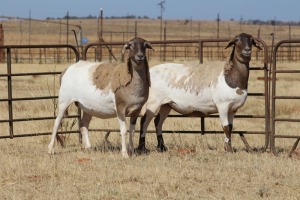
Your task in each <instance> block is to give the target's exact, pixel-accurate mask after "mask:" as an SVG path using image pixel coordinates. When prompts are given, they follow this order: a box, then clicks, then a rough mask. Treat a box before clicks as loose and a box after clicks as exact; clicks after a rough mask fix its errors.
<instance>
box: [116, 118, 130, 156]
mask: <svg viewBox="0 0 300 200" xmlns="http://www.w3.org/2000/svg"><path fill="white" fill-rule="evenodd" d="M118 121H119V126H120V134H121V144H122V150H121V151H122V156H123V157H124V158H128V157H129V155H128V152H127V148H126V133H127V128H126V118H125V115H118Z"/></svg>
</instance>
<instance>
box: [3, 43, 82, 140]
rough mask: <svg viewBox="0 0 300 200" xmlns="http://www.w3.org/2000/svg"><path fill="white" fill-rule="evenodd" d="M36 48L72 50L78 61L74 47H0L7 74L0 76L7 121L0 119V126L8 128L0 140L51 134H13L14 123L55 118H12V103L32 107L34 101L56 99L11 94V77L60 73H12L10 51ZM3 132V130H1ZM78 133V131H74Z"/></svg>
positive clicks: (52, 117) (55, 73)
mask: <svg viewBox="0 0 300 200" xmlns="http://www.w3.org/2000/svg"><path fill="white" fill-rule="evenodd" d="M37 48H56V49H62V48H64V49H68V50H70V49H71V50H72V51H73V53H74V55H75V58H74V59H75V61H78V60H79V53H78V51H77V49H76V48H75V47H74V46H71V45H5V46H0V49H6V54H7V58H6V61H7V62H6V64H7V72H6V73H3V74H0V78H1V77H5V78H6V79H7V80H6V84H7V98H0V103H1V102H7V104H8V117H7V119H0V124H8V128H9V134H8V135H3V134H2V135H1V133H0V139H1V138H11V139H12V138H14V137H26V136H37V135H48V134H51V132H39V133H26V134H22V133H17V134H15V133H14V123H16V122H26V121H40V120H54V119H55V116H45V117H32V116H29V117H26V118H16V117H14V112H13V107H14V103H16V102H24V101H30V102H32V105H33V106H34V105H35V103H36V101H39V100H47V99H56V98H57V96H56V95H50V96H49V95H48V96H34V97H14V93H13V83H14V82H13V80H12V78H13V77H30V76H31V77H34V76H49V75H57V74H60V73H61V72H34V73H27V72H26V73H14V72H13V71H12V69H13V68H12V49H37ZM23 112H26V107H25V108H24V109H23ZM70 118H78V115H73V116H70ZM2 131H3V130H2ZM67 132H74V131H67ZM76 132H78V131H76Z"/></svg>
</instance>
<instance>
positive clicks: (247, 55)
mask: <svg viewBox="0 0 300 200" xmlns="http://www.w3.org/2000/svg"><path fill="white" fill-rule="evenodd" d="M242 55H243V56H245V57H251V52H243V53H242Z"/></svg>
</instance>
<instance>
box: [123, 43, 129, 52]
mask: <svg viewBox="0 0 300 200" xmlns="http://www.w3.org/2000/svg"><path fill="white" fill-rule="evenodd" d="M129 48H130V44H129V43H126V44H124V46H123V49H122V54H124V53H125V51H126V50H127V49H129Z"/></svg>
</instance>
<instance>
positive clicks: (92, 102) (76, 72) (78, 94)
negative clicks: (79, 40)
mask: <svg viewBox="0 0 300 200" xmlns="http://www.w3.org/2000/svg"><path fill="white" fill-rule="evenodd" d="M98 66H99V63H94V62H88V61H79V62H78V63H76V64H74V65H71V66H70V67H69V68H68V69H67V71H66V73H65V74H64V76H63V77H62V84H61V87H60V91H59V101H60V102H59V103H66V102H70V103H71V102H78V103H79V106H80V108H82V109H83V110H84V111H85V112H87V113H88V114H90V115H92V116H96V117H99V118H112V117H116V107H115V98H114V93H113V92H112V91H111V90H109V91H108V92H103V91H102V90H100V89H98V88H96V86H95V85H94V84H93V82H92V80H93V72H94V70H95V69H96V67H98ZM86 80H88V81H86Z"/></svg>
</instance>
